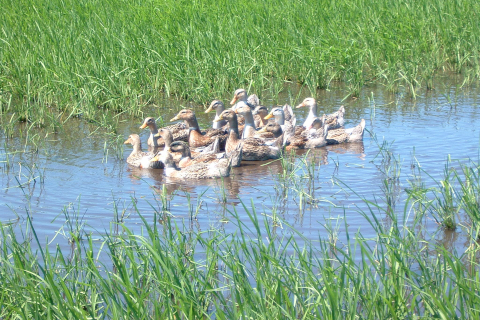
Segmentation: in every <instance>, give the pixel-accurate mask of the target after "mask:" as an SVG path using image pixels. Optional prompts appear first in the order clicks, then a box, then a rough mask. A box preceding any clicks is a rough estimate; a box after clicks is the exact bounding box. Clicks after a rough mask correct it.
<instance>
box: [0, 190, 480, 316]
mask: <svg viewBox="0 0 480 320" xmlns="http://www.w3.org/2000/svg"><path fill="white" fill-rule="evenodd" d="M410 201H412V199H411V198H410V199H409V201H408V202H407V204H406V206H405V208H406V210H405V212H404V213H405V214H404V215H403V217H400V218H398V219H393V220H392V221H391V223H390V224H389V225H388V226H386V225H385V224H384V223H383V222H382V221H379V220H378V219H377V217H376V214H375V210H376V209H375V206H376V205H375V204H370V206H369V208H370V209H367V211H360V214H362V215H363V216H364V217H365V218H366V219H367V221H368V222H369V223H370V224H371V226H372V227H373V228H374V230H375V231H376V236H375V237H374V238H368V239H367V238H364V237H363V236H362V234H361V233H358V232H357V233H355V234H351V233H350V232H349V230H348V226H347V222H346V221H345V217H343V220H344V221H345V225H344V226H343V227H344V230H343V231H342V232H344V233H345V234H346V242H344V243H341V242H338V241H337V235H338V228H340V227H341V226H340V225H339V224H338V223H337V225H336V226H335V227H334V226H332V225H331V224H330V225H329V227H328V228H326V229H327V234H325V235H322V237H321V238H319V239H318V240H316V241H312V240H308V239H305V238H304V237H303V236H302V235H301V233H299V232H297V231H295V230H294V229H291V228H290V227H289V226H288V225H287V224H286V223H283V228H288V229H289V232H285V233H284V234H286V235H288V236H280V235H277V233H276V232H275V231H274V228H272V227H271V225H270V221H269V219H268V218H267V217H264V218H259V216H258V215H257V213H256V211H255V208H254V207H250V206H248V205H246V204H245V203H242V205H243V209H244V210H245V212H246V214H247V216H248V217H247V218H246V219H245V218H242V219H241V218H240V217H239V216H238V215H237V213H236V211H235V207H233V209H228V214H229V220H230V222H231V223H233V224H235V227H236V229H237V232H235V233H226V232H225V231H222V230H218V229H209V230H206V231H203V232H201V231H195V230H194V229H191V227H190V226H189V223H187V224H185V225H180V226H179V225H176V224H174V222H173V220H172V219H170V218H167V219H165V220H162V221H163V222H162V223H159V222H158V218H159V216H157V215H154V216H153V217H152V220H150V219H149V220H146V219H144V220H143V222H144V224H143V229H144V232H143V233H142V234H133V233H132V232H131V231H130V230H129V229H128V228H127V227H126V226H125V225H124V224H122V223H121V222H118V221H117V222H116V223H114V224H117V223H118V225H117V226H118V228H117V226H114V227H113V229H112V230H111V231H110V232H107V233H104V236H103V237H101V238H100V239H98V236H96V235H95V236H94V235H91V234H88V233H86V232H85V231H82V227H80V228H78V226H81V225H83V222H80V224H78V223H74V224H70V225H68V226H67V229H68V227H70V228H71V231H73V232H68V230H65V231H66V232H62V234H64V236H65V237H67V238H68V240H69V242H70V243H71V249H70V250H69V252H64V251H65V250H62V249H60V247H58V246H57V247H50V246H46V245H39V243H40V242H39V241H38V238H37V236H36V233H35V230H34V229H31V228H28V230H26V233H25V234H26V235H29V236H28V237H23V236H18V235H17V234H18V232H17V233H15V232H14V230H13V229H12V227H11V226H5V225H3V226H2V228H1V229H0V232H1V236H0V281H1V284H2V290H0V318H2V319H92V318H93V319H131V318H135V319H199V318H203V319H210V318H215V319H240V318H242V319H244V318H254V319H272V318H273V319H280V318H282V319H353V318H359V319H427V318H428V319H430V318H443V319H478V317H479V316H480V311H479V301H480V299H479V297H478V292H479V290H480V278H479V273H478V271H479V270H478V264H477V261H476V256H477V255H478V252H479V247H478V243H477V242H475V241H472V242H471V245H470V248H469V250H467V252H466V253H465V254H463V255H458V253H456V252H451V251H448V250H445V249H444V248H443V247H441V246H436V245H435V243H434V242H428V241H427V240H425V239H423V240H420V239H419V236H418V234H419V233H421V232H419V230H422V228H423V227H422V226H423V225H422V223H419V221H416V222H413V223H407V220H408V209H407V208H408V206H409V204H410V203H411V202H410ZM137 213H138V214H140V212H138V211H137ZM65 214H66V215H67V216H68V215H69V214H68V213H67V212H66V211H65ZM68 219H72V221H78V217H76V214H75V212H73V216H71V217H68ZM142 219H143V218H142ZM340 220H342V219H340ZM340 220H339V221H340ZM247 225H250V226H251V227H248V226H247ZM29 239H31V240H29ZM432 249H433V250H435V252H437V254H431V253H430V250H432ZM67 251H68V250H67Z"/></svg>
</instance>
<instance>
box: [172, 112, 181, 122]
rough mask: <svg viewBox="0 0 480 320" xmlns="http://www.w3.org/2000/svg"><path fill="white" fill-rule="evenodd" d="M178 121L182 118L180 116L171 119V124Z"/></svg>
mask: <svg viewBox="0 0 480 320" xmlns="http://www.w3.org/2000/svg"><path fill="white" fill-rule="evenodd" d="M177 120H180V118H179V117H178V114H177V115H176V116H175V117H173V118H172V119H170V122H172V121H177Z"/></svg>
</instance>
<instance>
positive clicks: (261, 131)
mask: <svg viewBox="0 0 480 320" xmlns="http://www.w3.org/2000/svg"><path fill="white" fill-rule="evenodd" d="M263 132H267V126H265V127H263V128H262V129H260V130H258V131H257V133H263Z"/></svg>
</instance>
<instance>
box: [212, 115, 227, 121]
mask: <svg viewBox="0 0 480 320" xmlns="http://www.w3.org/2000/svg"><path fill="white" fill-rule="evenodd" d="M222 120H225V119H224V118H223V117H222V115H219V116H218V117H217V118H215V119H213V122H218V121H222Z"/></svg>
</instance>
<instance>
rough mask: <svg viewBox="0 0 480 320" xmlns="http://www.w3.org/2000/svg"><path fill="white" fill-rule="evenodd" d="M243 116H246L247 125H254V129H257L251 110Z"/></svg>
mask: <svg viewBox="0 0 480 320" xmlns="http://www.w3.org/2000/svg"><path fill="white" fill-rule="evenodd" d="M243 117H244V118H245V127H253V129H255V130H256V129H257V128H256V127H255V121H254V120H253V114H252V112H250V111H249V112H246V113H244V114H243ZM244 130H245V129H244Z"/></svg>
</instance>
